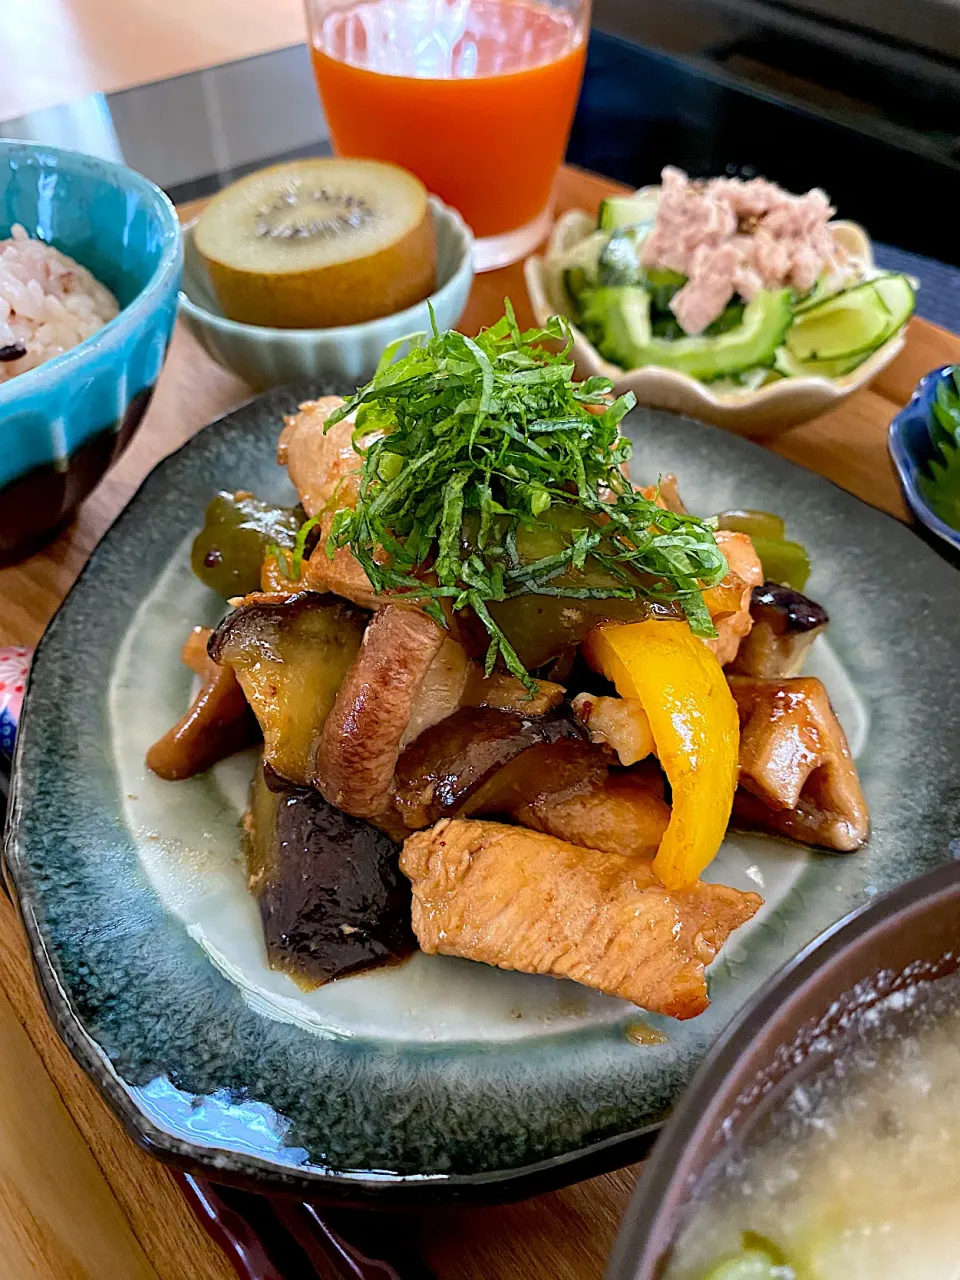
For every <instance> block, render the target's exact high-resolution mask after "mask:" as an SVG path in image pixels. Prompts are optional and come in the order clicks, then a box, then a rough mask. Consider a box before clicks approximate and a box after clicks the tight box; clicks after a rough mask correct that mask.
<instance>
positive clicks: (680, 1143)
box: [607, 862, 960, 1280]
mask: <svg viewBox="0 0 960 1280" xmlns="http://www.w3.org/2000/svg"><path fill="white" fill-rule="evenodd" d="M958 964H960V865H958V864H957V863H956V862H954V863H950V864H948V865H947V866H944V867H940V868H938V869H937V870H936V871H933V872H931V873H930V874H929V875H926V876H923V877H922V878H921V879H919V880H915V881H913V883H911V884H907V885H903V886H902V887H901V888H899V889H896V890H894V891H893V892H892V893H890V894H887V895H886V896H885V897H883V898H881V899H879V900H878V901H877V902H875V903H873V904H872V905H871V906H869V907H867V908H865V909H864V910H862V911H859V912H857V913H855V914H854V915H852V916H848V917H847V919H846V920H842V921H840V923H839V924H837V925H836V926H835V927H834V928H833V929H831V930H829V931H828V932H827V933H825V934H823V935H822V936H821V937H820V938H819V939H817V940H816V941H814V942H813V943H811V945H810V946H809V947H807V949H806V950H805V951H802V952H801V953H800V954H799V955H798V956H797V957H796V958H795V959H794V960H793V961H791V963H790V964H789V965H788V966H787V967H786V968H785V969H783V970H782V971H781V973H780V974H779V975H778V976H777V977H775V978H774V979H773V980H772V981H771V982H770V983H768V984H767V986H766V987H764V988H763V989H762V990H761V991H760V992H759V993H758V994H757V996H756V998H755V999H754V1000H753V1001H752V1002H751V1003H750V1004H749V1005H747V1006H746V1008H745V1009H744V1011H743V1012H742V1013H741V1014H740V1015H739V1016H738V1017H737V1018H736V1019H735V1020H734V1022H733V1023H731V1025H730V1026H729V1027H728V1028H727V1030H726V1032H725V1033H724V1035H723V1037H722V1038H721V1040H720V1041H719V1042H718V1044H717V1046H716V1048H715V1049H714V1050H713V1052H712V1053H711V1054H710V1056H709V1057H708V1058H707V1059H706V1061H705V1062H704V1064H703V1066H702V1067H701V1068H700V1070H699V1071H698V1072H697V1074H696V1075H695V1076H694V1078H693V1080H692V1081H691V1082H690V1086H689V1088H688V1089H687V1091H686V1092H685V1093H684V1095H683V1097H682V1098H681V1100H680V1103H679V1105H678V1106H677V1109H676V1110H675V1111H674V1113H673V1116H672V1117H671V1119H670V1121H669V1122H668V1124H667V1125H666V1127H665V1128H664V1130H663V1133H662V1134H661V1136H660V1138H659V1139H658V1141H657V1145H656V1147H655V1148H654V1152H653V1155H652V1156H651V1158H650V1160H649V1161H648V1162H647V1164H646V1166H645V1168H644V1171H643V1174H642V1175H641V1178H640V1182H639V1183H638V1185H637V1189H636V1191H635V1193H634V1196H633V1200H632V1201H631V1203H630V1207H629V1209H628V1210H627V1214H626V1216H625V1218H624V1222H623V1225H622V1227H621V1231H620V1235H619V1237H618V1238H617V1242H616V1245H615V1246H614V1251H613V1255H612V1257H611V1260H610V1264H609V1267H608V1270H607V1280H656V1278H657V1277H660V1276H661V1275H662V1274H663V1272H664V1270H665V1268H666V1264H667V1262H668V1260H669V1254H670V1247H671V1244H672V1242H673V1240H674V1237H675V1236H676V1234H677V1231H678V1228H679V1227H680V1226H681V1225H682V1224H683V1222H684V1221H685V1217H686V1211H687V1210H688V1208H689V1206H690V1205H691V1204H692V1203H693V1202H694V1201H695V1200H696V1196H697V1188H698V1184H699V1182H700V1179H701V1178H702V1176H703V1175H704V1173H705V1172H706V1171H707V1169H708V1166H710V1165H711V1164H712V1163H713V1161H714V1160H715V1159H716V1158H717V1157H718V1156H719V1155H720V1154H721V1152H722V1151H723V1149H724V1148H725V1147H726V1146H727V1145H728V1144H729V1143H730V1142H731V1141H734V1140H735V1139H736V1137H737V1136H738V1135H739V1134H740V1133H741V1132H742V1131H743V1129H744V1128H745V1126H746V1125H747V1124H749V1122H750V1120H751V1118H752V1116H753V1114H754V1113H755V1111H756V1110H757V1108H758V1107H759V1106H760V1105H761V1104H762V1102H763V1101H764V1099H765V1098H766V1097H767V1096H768V1095H769V1092H770V1090H771V1089H775V1088H776V1086H777V1085H778V1084H779V1083H780V1081H781V1080H783V1079H784V1078H785V1077H786V1076H787V1075H789V1074H792V1073H794V1072H796V1071H797V1069H798V1062H799V1063H800V1064H801V1069H803V1068H805V1067H809V1068H810V1069H811V1070H816V1067H817V1062H818V1057H823V1056H824V1055H828V1054H829V1053H830V1050H829V1047H827V1048H825V1047H824V1045H825V1041H826V1040H828V1039H829V1032H830V1030H831V1027H832V1026H833V1025H834V1023H835V1020H837V1019H839V1018H840V1017H841V1016H842V1015H843V1013H844V1012H845V1011H849V1009H850V1007H851V1005H850V1000H851V996H850V993H851V992H853V990H854V988H856V987H857V984H858V983H865V982H868V981H870V980H873V979H876V978H877V977H878V975H885V976H884V977H883V980H882V981H881V983H879V984H877V985H878V986H880V987H882V988H884V989H885V991H886V992H889V991H890V990H892V989H896V986H897V985H898V983H899V984H903V985H905V984H906V983H907V982H912V981H915V980H916V979H917V978H918V977H940V976H943V975H944V974H947V973H950V972H952V971H953V970H955V969H956V968H957V967H958ZM868 989H873V984H872V982H871V986H870V988H868ZM863 990H864V988H861V991H860V992H858V993H857V994H856V996H855V997H854V998H856V999H858V1001H860V1002H862V1001H863V999H864V997H863V995H862V991H863ZM824 1032H826V1033H827V1034H826V1035H824V1034H823V1033H824Z"/></svg>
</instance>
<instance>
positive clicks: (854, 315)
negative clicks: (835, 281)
mask: <svg viewBox="0 0 960 1280" xmlns="http://www.w3.org/2000/svg"><path fill="white" fill-rule="evenodd" d="M913 305H914V293H913V287H912V286H911V284H910V281H909V280H908V279H907V277H906V276H904V275H888V276H877V277H876V279H874V280H866V281H864V282H863V283H862V284H858V285H855V286H854V287H853V288H852V289H844V290H843V291H842V292H841V293H835V294H833V296H832V297H829V298H825V299H824V300H823V301H822V302H819V303H817V304H816V305H814V306H811V307H807V309H806V310H805V311H802V312H801V313H800V314H799V315H798V316H797V317H796V319H795V321H794V323H793V326H792V327H791V329H790V332H789V333H788V334H787V346H788V348H789V349H790V354H791V355H793V356H794V357H795V358H796V359H797V360H802V361H803V362H804V363H807V362H809V361H811V360H816V361H818V362H823V361H834V360H845V359H851V358H853V357H854V356H857V355H860V356H867V355H869V354H870V352H872V351H876V349H877V348H878V347H880V346H882V345H883V343H884V342H886V340H887V339H888V338H889V337H890V336H891V334H893V333H895V332H896V330H897V329H899V328H900V327H901V325H903V324H905V323H906V321H907V319H908V318H909V316H910V313H911V312H912V311H913ZM827 376H830V375H829V374H828V375H827ZM834 376H836V375H834Z"/></svg>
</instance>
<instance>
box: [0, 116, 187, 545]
mask: <svg viewBox="0 0 960 1280" xmlns="http://www.w3.org/2000/svg"><path fill="white" fill-rule="evenodd" d="M15 222H19V223H21V224H22V225H23V226H24V227H25V228H26V230H27V232H28V233H29V234H30V235H31V236H35V237H39V238H40V239H42V240H45V241H47V242H48V243H49V244H52V245H54V246H55V247H56V248H58V249H61V250H62V251H63V252H64V253H67V254H69V255H70V257H72V258H75V259H76V260H77V261H78V262H80V263H81V264H82V265H83V266H85V267H86V268H87V269H88V270H89V271H91V272H92V273H93V275H95V276H96V277H97V279H98V280H100V281H101V282H102V283H103V284H105V285H106V286H107V288H108V289H110V290H111V291H112V292H113V293H114V294H115V295H116V297H117V300H118V301H119V303H120V306H121V311H120V314H119V315H118V316H117V317H116V318H115V319H113V320H111V321H110V322H109V323H108V324H106V325H104V327H103V328H102V329H100V330H99V331H98V332H97V333H95V334H93V335H92V336H91V337H89V338H87V339H86V340H85V341H84V342H81V343H80V344H79V345H78V346H76V347H74V348H73V349H72V350H70V351H65V352H64V353H63V354H62V355H59V356H55V357H54V358H53V359H51V360H48V361H47V362H46V363H45V364H42V365H39V366H38V367H37V368H36V369H30V370H29V371H28V372H26V373H22V374H20V375H19V376H18V377H16V378H11V379H10V381H9V382H7V383H5V384H4V385H3V386H0V563H2V562H3V561H9V560H12V559H16V558H18V557H19V556H21V555H23V554H24V553H25V552H26V551H28V550H29V549H30V548H31V547H33V546H36V545H37V544H38V543H39V542H41V541H43V540H44V539H45V538H47V537H49V536H50V535H51V534H52V533H54V532H55V531H56V530H57V529H58V528H59V527H60V526H62V525H63V524H65V523H66V522H67V521H68V520H69V519H70V517H71V516H72V515H73V513H74V511H75V510H76V508H77V506H78V505H79V504H80V503H81V502H82V501H83V499H84V498H85V497H86V496H87V495H88V494H89V493H90V491H91V489H93V487H94V486H95V485H96V484H97V482H98V481H99V480H100V478H101V476H102V475H103V473H104V472H105V471H106V470H107V468H108V467H109V466H110V464H111V463H112V462H113V461H114V459H115V458H117V457H118V456H119V454H120V453H121V451H122V450H123V449H124V448H125V446H126V445H127V443H128V442H129V440H130V438H131V436H132V435H133V433H134V431H135V430H136V428H137V426H138V425H139V423H140V419H141V418H142V417H143V414H144V411H145V409H146V407H147V405H148V403H149V401H150V396H151V394H152V392H153V388H154V384H155V383H156V380H157V377H158V375H159V373H160V369H161V367H162V365H163V361H164V357H165V356H166V351H167V347H168V345H169V342H170V337H171V334H172V332H173V324H174V320H175V318H176V311H177V291H178V289H179V286H180V275H181V270H182V265H183V252H182V248H181V243H180V226H179V222H178V220H177V215H176V211H175V210H174V208H173V205H171V203H170V201H169V200H168V199H167V197H166V196H165V195H164V194H163V192H162V191H160V190H159V188H157V187H155V186H154V185H153V183H152V182H148V181H147V179H146V178H143V177H141V175H140V174H138V173H134V172H133V171H132V170H131V169H125V168H124V167H123V166H122V165H118V164H112V163H110V162H109V161H107V160H99V159H96V158H94V157H93V156H83V155H78V154H76V153H75V152H71V151H61V150H60V149H59V148H56V147H47V146H42V145H38V144H36V143H28V142H11V141H0V239H2V238H4V237H6V236H8V235H9V234H10V228H11V226H12V225H13V224H14V223H15Z"/></svg>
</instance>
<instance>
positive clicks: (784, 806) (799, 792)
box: [730, 676, 870, 853]
mask: <svg viewBox="0 0 960 1280" xmlns="http://www.w3.org/2000/svg"><path fill="white" fill-rule="evenodd" d="M730 688H731V690H732V692H733V696H734V697H735V698H736V700H737V709H738V711H739V713H740V787H739V789H738V791H737V795H736V799H735V800H734V808H733V811H734V814H735V815H736V816H737V817H738V818H740V819H742V820H743V821H745V822H748V823H750V824H751V825H753V826H759V827H764V828H766V829H767V830H770V831H779V832H781V833H782V834H783V835H786V836H790V837H792V838H793V839H794V840H801V841H803V842H804V843H805V844H815V845H822V846H823V847H825V848H827V849H836V850H837V851H838V852H840V853H850V852H852V851H853V850H854V849H859V848H860V846H861V845H862V844H863V843H864V842H865V841H866V839H867V836H868V835H869V831H870V819H869V815H868V813H867V803H866V800H865V799H864V796H863V791H862V790H861V789H860V780H859V778H858V777H857V769H856V765H855V764H854V763H853V758H852V756H851V755H850V748H849V747H848V746H847V739H846V736H845V734H844V732H843V729H842V728H841V727H840V722H839V721H838V720H837V717H836V714H835V713H834V710H833V707H832V706H831V705H830V699H829V698H828V697H827V691H826V689H825V688H824V687H823V685H822V684H821V683H820V681H819V680H817V679H815V678H814V677H812V676H798V677H796V678H794V679H792V680H785V679H772V680H766V679H762V678H760V677H754V676H731V677H730Z"/></svg>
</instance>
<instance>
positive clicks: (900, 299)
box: [870, 275, 917, 337]
mask: <svg viewBox="0 0 960 1280" xmlns="http://www.w3.org/2000/svg"><path fill="white" fill-rule="evenodd" d="M870 283H871V284H872V285H873V287H874V289H875V290H876V292H877V293H878V294H879V295H880V300H881V301H882V303H883V305H884V306H885V307H886V308H887V310H888V311H889V313H890V325H889V330H890V333H889V334H888V335H887V336H888V337H889V336H890V334H892V333H895V332H896V331H897V329H899V328H900V327H901V325H905V324H906V323H907V321H908V320H909V319H910V317H911V316H912V315H913V309H914V307H915V306H916V302H917V295H916V293H915V291H914V288H913V284H912V282H911V280H910V277H909V276H905V275H887V276H877V278H876V279H875V280H871V281H870Z"/></svg>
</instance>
